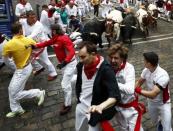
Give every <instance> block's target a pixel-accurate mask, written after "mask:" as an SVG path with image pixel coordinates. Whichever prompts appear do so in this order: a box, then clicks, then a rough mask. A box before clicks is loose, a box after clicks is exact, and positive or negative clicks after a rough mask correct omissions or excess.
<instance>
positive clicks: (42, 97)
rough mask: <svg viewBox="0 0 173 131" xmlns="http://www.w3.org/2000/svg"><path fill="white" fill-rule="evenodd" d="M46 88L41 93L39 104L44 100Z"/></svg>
mask: <svg viewBox="0 0 173 131" xmlns="http://www.w3.org/2000/svg"><path fill="white" fill-rule="evenodd" d="M44 97H45V90H42V93H41V95H40V96H39V97H38V106H40V105H42V104H43V102H44Z"/></svg>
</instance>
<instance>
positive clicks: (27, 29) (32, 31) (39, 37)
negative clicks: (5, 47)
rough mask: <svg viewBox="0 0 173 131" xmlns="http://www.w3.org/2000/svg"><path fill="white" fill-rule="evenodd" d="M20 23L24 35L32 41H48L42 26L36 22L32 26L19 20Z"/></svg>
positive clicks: (24, 20) (23, 20)
mask: <svg viewBox="0 0 173 131" xmlns="http://www.w3.org/2000/svg"><path fill="white" fill-rule="evenodd" d="M20 23H21V24H22V26H23V30H24V35H25V36H27V37H30V38H32V39H34V40H35V41H36V42H43V41H46V40H48V36H47V34H46V32H45V29H44V27H43V25H42V24H41V23H40V22H39V21H37V22H36V23H35V24H34V25H32V26H30V25H28V23H27V21H26V19H21V20H20Z"/></svg>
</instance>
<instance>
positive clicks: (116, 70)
mask: <svg viewBox="0 0 173 131" xmlns="http://www.w3.org/2000/svg"><path fill="white" fill-rule="evenodd" d="M125 66H126V61H124V62H123V63H122V64H121V66H120V67H119V68H117V69H115V70H114V71H115V74H117V73H118V72H120V71H121V70H122V69H124V68H125Z"/></svg>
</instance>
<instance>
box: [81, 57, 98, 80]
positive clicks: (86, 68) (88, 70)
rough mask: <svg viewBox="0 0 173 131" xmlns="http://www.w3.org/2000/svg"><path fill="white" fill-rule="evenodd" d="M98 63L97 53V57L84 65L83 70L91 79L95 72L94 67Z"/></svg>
mask: <svg viewBox="0 0 173 131" xmlns="http://www.w3.org/2000/svg"><path fill="white" fill-rule="evenodd" d="M99 63H100V55H97V59H95V60H94V61H93V62H92V63H91V64H89V65H84V72H85V75H86V76H87V78H88V79H91V78H92V77H93V76H94V74H95V73H96V67H97V65H98V64H99Z"/></svg>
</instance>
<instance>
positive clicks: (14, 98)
mask: <svg viewBox="0 0 173 131" xmlns="http://www.w3.org/2000/svg"><path fill="white" fill-rule="evenodd" d="M11 32H12V34H13V35H14V36H13V39H12V40H10V41H9V42H8V43H6V44H5V45H4V47H3V56H4V58H9V57H12V58H13V60H14V62H15V64H16V68H17V69H16V70H15V72H14V75H13V77H12V80H11V82H10V85H9V87H8V92H9V101H10V109H11V112H9V113H8V114H7V115H6V117H15V116H16V115H21V114H23V113H24V112H25V111H24V110H23V108H22V107H21V105H20V100H22V99H27V98H33V97H36V98H38V99H39V102H38V105H39V106H40V105H41V104H42V103H43V101H44V95H45V91H44V90H43V91H41V90H40V89H30V90H24V88H25V84H26V81H27V80H28V78H29V76H30V74H31V72H32V66H31V63H30V60H29V59H30V55H31V52H32V48H26V46H30V45H34V44H35V41H33V40H32V39H30V38H26V37H24V36H23V31H22V25H21V24H19V23H18V24H13V25H12V29H11Z"/></svg>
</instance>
